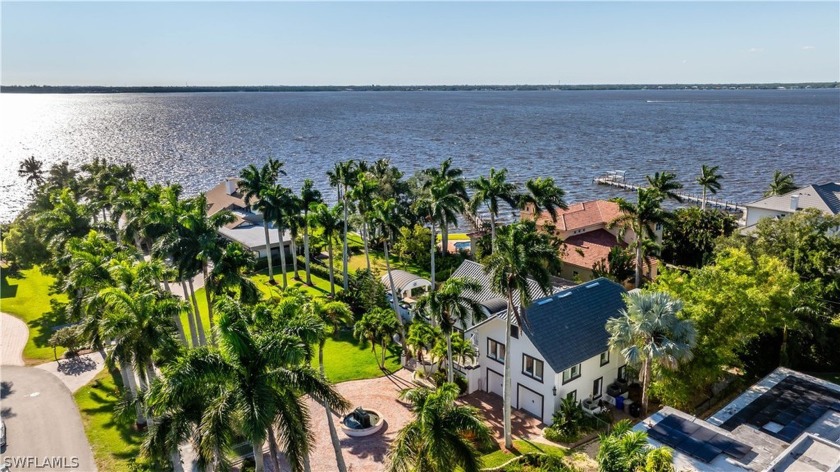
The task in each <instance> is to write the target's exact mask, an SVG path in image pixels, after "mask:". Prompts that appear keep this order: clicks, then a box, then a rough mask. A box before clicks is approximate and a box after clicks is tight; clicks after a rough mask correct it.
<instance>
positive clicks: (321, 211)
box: [309, 203, 342, 297]
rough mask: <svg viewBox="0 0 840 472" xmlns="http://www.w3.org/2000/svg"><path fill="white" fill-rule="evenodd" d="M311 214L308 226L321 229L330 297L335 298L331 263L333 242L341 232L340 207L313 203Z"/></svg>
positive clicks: (333, 265)
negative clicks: (327, 264) (325, 245)
mask: <svg viewBox="0 0 840 472" xmlns="http://www.w3.org/2000/svg"><path fill="white" fill-rule="evenodd" d="M309 211H310V212H312V213H311V214H310V215H309V217H310V221H309V222H310V224H311V225H312V226H315V227H319V228H321V235H322V236H323V238H324V241H325V242H326V243H327V258H328V261H329V267H328V269H329V272H330V295H332V296H333V297H334V296H335V275H334V272H335V264H334V263H333V241H334V240H335V238H336V236H337V235H338V232H339V231H340V230H341V224H342V221H341V207H340V206H339V205H336V206H334V207H332V208H330V207H328V206H327V205H326V204H324V203H313V205H312V206H311V207H310V208H309Z"/></svg>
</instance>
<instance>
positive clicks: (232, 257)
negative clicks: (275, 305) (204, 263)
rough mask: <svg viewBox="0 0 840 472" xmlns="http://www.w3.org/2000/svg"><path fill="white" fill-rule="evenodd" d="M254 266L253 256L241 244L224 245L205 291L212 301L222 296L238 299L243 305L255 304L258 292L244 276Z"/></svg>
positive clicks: (252, 282) (251, 281) (253, 284)
mask: <svg viewBox="0 0 840 472" xmlns="http://www.w3.org/2000/svg"><path fill="white" fill-rule="evenodd" d="M255 264H256V260H254V255H253V254H252V253H251V252H250V251H248V250H247V249H245V248H244V247H243V246H242V245H241V244H239V243H234V242H231V243H227V244H225V245H224V247H223V249H222V251H221V253H220V254H219V255H218V258H217V259H216V260H215V261H214V263H213V269H212V270H210V277H209V278H208V279H207V281H206V285H207V291H208V292H210V293H212V294H213V298H214V299H215V298H216V297H219V296H223V295H224V296H228V297H231V298H233V297H238V298H239V300H240V301H241V302H243V303H256V302H257V301H258V300H259V298H260V291H259V289H258V288H257V286H256V284H255V283H254V281H253V280H251V279H250V278H248V277H247V275H246V274H247V272H248V271H250V270H252V269H253V268H254V265H255Z"/></svg>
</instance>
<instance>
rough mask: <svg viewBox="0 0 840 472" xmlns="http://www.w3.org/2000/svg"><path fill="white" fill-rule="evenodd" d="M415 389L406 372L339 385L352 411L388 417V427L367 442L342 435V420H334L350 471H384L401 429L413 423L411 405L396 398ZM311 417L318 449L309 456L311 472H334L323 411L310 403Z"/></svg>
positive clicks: (402, 370) (334, 467)
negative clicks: (408, 423)
mask: <svg viewBox="0 0 840 472" xmlns="http://www.w3.org/2000/svg"><path fill="white" fill-rule="evenodd" d="M415 386H416V385H415V384H414V383H413V382H412V381H411V372H410V371H407V370H405V369H401V370H399V371H397V372H395V373H394V374H391V375H388V376H386V377H381V378H378V379H369V380H354V381H350V382H342V383H340V384H337V385H336V389H337V390H338V391H339V392H340V393H341V394H342V395H344V397H345V398H347V400H349V401H350V404H351V408H356V407H359V406H361V407H363V408H370V409H373V410H377V411H379V412H380V413H382V415H383V416H384V417H385V426H384V427H383V428H382V430H381V431H380V432H378V433H376V434H374V435H373V436H369V437H366V438H351V437H349V436H347V435H346V434H344V432H343V431H341V428H340V424H339V423H340V421H341V418H339V417H337V416H333V418H334V419H335V427H336V429H337V430H338V437H339V440H340V441H341V451H342V453H343V454H344V462H345V463H346V464H347V470H348V471H354V472H367V471H372V472H375V471H380V470H385V457H386V455H387V453H388V447H389V446H390V445H391V442H392V441H393V440H394V438H395V437H396V435H397V433H398V432H399V430H400V428H402V427H403V426H404V425H405V424H406V423H407V422H408V421H409V420H411V412H410V411H409V409H408V405H407V404H404V403H402V402H400V401H399V400H398V398H397V395H398V394H399V392H400V390H402V389H404V388H413V387H415ZM309 413H310V415H311V417H312V419H311V421H310V426H311V431H312V434H313V435H314V436H315V447H314V448H313V450H312V454H311V455H310V460H311V465H312V471H313V472H327V471H334V470H336V466H335V453H334V452H333V448H332V443H331V441H330V432H329V428H328V427H327V419H326V412H325V411H324V407H322V406H321V405H319V404H317V403H315V402H314V401H312V400H309Z"/></svg>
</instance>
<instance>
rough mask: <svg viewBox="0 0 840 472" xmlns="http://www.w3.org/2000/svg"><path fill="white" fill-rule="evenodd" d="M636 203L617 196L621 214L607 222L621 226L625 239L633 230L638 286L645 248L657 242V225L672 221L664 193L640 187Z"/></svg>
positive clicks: (609, 226)
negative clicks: (664, 202)
mask: <svg viewBox="0 0 840 472" xmlns="http://www.w3.org/2000/svg"><path fill="white" fill-rule="evenodd" d="M636 195H637V197H638V198H637V201H636V203H632V202H629V201H627V200H625V199H623V198H616V199H615V200H614V201H615V202H616V203H618V209H619V210H620V214H619V216H617V217H616V218H615V219H613V220H612V221H610V222H609V223H608V224H607V227H608V228H614V227H618V228H619V238H621V239H623V238H624V236H625V234H626V233H627V231H632V232H633V235H634V240H633V243H632V245H631V246H632V247H633V250H634V251H635V253H636V287H641V284H642V268H643V265H644V257H645V249H646V248H648V247H650V244H649V242H650V243H654V244H655V243H656V242H657V241H656V231H657V229H656V228H657V226H662V225H665V224H667V223H668V222H669V221H670V215H669V214H668V212H667V211H665V210H664V209H662V194H660V193H659V191H657V190H654V189H649V188H640V189H639V190H638V191H637V192H636Z"/></svg>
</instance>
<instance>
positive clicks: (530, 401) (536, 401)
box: [516, 384, 543, 420]
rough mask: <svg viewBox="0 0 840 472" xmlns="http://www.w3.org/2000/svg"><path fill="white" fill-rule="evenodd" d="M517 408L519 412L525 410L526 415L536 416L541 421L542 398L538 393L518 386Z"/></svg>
mask: <svg viewBox="0 0 840 472" xmlns="http://www.w3.org/2000/svg"><path fill="white" fill-rule="evenodd" d="M516 398H517V399H518V400H517V406H516V407H517V408H519V409H520V410H525V411H527V412H528V413H530V414H532V415H534V416H536V417H537V418H539V419H540V420H542V415H543V413H542V412H543V396H542V395H540V394H539V393H537V392H535V391H533V390H531V389H529V388H528V387H525V386H524V385H521V384H519V385H518V392H517V397H516Z"/></svg>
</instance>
